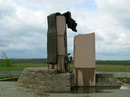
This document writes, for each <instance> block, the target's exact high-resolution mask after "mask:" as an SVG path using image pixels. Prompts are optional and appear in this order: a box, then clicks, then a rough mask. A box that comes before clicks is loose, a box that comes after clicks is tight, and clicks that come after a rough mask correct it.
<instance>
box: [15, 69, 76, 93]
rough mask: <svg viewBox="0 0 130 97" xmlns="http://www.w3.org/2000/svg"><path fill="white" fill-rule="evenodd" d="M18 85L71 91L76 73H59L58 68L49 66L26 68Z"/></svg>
mask: <svg viewBox="0 0 130 97" xmlns="http://www.w3.org/2000/svg"><path fill="white" fill-rule="evenodd" d="M17 85H19V86H22V87H25V88H32V89H36V90H38V91H40V92H70V90H71V86H73V85H74V74H73V73H60V74H59V73H58V72H57V70H55V69H47V68H25V69H24V71H23V72H22V74H21V75H20V77H19V79H18V81H17Z"/></svg>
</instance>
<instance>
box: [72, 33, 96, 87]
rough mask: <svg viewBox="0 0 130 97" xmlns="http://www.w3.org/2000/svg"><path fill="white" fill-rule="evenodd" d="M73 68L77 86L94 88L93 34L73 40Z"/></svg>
mask: <svg viewBox="0 0 130 97" xmlns="http://www.w3.org/2000/svg"><path fill="white" fill-rule="evenodd" d="M74 66H75V75H76V85H77V86H95V68H96V65H95V34H94V33H91V34H79V35H77V36H75V38H74Z"/></svg>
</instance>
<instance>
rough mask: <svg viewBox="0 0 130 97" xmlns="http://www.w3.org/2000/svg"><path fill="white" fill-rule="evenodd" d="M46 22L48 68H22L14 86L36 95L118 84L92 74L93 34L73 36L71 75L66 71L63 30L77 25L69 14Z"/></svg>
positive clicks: (64, 32) (100, 75)
mask: <svg viewBox="0 0 130 97" xmlns="http://www.w3.org/2000/svg"><path fill="white" fill-rule="evenodd" d="M47 20H48V31H47V64H48V67H46V68H44V67H38V68H35V67H33V68H31V67H30V68H25V69H24V70H23V72H22V73H21V75H20V77H19V79H18V81H17V85H19V86H22V87H25V88H31V89H34V90H35V91H38V92H40V93H43V92H70V91H71V88H72V87H78V86H82V87H86V86H108V85H109V86H114V85H116V86H118V85H119V84H116V83H117V82H116V80H115V79H114V77H113V76H112V75H111V74H104V73H103V74H102V73H100V74H97V75H96V73H95V69H96V64H95V33H90V34H79V35H76V36H75V37H74V72H69V66H68V54H67V32H66V29H67V27H68V28H70V29H72V31H74V32H77V30H76V26H77V23H76V22H75V20H74V19H72V17H71V13H70V12H66V13H63V14H61V13H53V14H51V15H49V16H48V17H47ZM66 25H67V27H66ZM96 79H97V80H96ZM107 80H108V81H109V84H108V82H107ZM113 82H114V84H113ZM102 83H103V84H102ZM107 84H108V85H107Z"/></svg>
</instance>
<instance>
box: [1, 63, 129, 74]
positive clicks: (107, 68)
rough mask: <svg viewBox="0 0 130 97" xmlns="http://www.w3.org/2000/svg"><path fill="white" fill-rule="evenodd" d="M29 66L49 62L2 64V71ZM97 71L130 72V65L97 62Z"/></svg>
mask: <svg viewBox="0 0 130 97" xmlns="http://www.w3.org/2000/svg"><path fill="white" fill-rule="evenodd" d="M27 67H47V64H40V63H39V64H36V63H27V64H25V63H19V64H13V65H12V66H10V67H6V66H0V71H23V69H24V68H27ZM73 68H74V66H73V65H71V66H70V69H71V70H72V69H73ZM96 71H97V72H130V65H128V66H126V65H106V64H105V65H104V64H97V65H96Z"/></svg>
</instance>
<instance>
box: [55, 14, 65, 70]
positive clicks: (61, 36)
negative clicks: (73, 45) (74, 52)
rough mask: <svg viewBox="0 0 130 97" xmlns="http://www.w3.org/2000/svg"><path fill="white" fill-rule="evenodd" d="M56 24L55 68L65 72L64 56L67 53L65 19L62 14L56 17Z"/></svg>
mask: <svg viewBox="0 0 130 97" xmlns="http://www.w3.org/2000/svg"><path fill="white" fill-rule="evenodd" d="M56 24H57V46H58V47H57V48H58V63H57V67H56V68H57V70H58V71H59V72H65V57H66V54H67V35H66V20H65V17H64V16H57V17H56Z"/></svg>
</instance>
